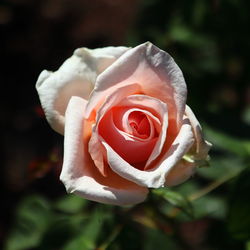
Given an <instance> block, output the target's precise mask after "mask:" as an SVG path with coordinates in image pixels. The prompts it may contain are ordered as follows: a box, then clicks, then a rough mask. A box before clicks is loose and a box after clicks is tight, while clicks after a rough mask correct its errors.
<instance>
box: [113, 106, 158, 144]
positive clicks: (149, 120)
mask: <svg viewBox="0 0 250 250" xmlns="http://www.w3.org/2000/svg"><path fill="white" fill-rule="evenodd" d="M112 110H113V120H114V123H115V126H116V127H117V128H118V129H119V130H121V131H123V132H125V133H127V134H128V135H129V136H131V137H132V138H134V139H137V140H151V139H153V138H154V137H157V136H158V133H159V131H160V130H161V122H160V120H159V119H158V118H157V117H155V116H154V115H152V114H151V113H150V112H149V111H147V110H143V109H138V108H128V107H118V108H116V107H115V108H113V109H112Z"/></svg>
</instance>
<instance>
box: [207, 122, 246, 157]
mask: <svg viewBox="0 0 250 250" xmlns="http://www.w3.org/2000/svg"><path fill="white" fill-rule="evenodd" d="M203 129H204V133H205V137H206V139H207V140H208V141H210V142H211V143H212V144H213V146H214V147H215V148H216V147H217V148H218V149H222V150H225V151H229V152H231V153H234V154H236V155H238V156H241V157H250V141H249V140H242V139H239V138H234V137H232V136H229V135H227V134H224V133H222V132H220V131H217V130H214V129H212V128H210V127H208V126H203Z"/></svg>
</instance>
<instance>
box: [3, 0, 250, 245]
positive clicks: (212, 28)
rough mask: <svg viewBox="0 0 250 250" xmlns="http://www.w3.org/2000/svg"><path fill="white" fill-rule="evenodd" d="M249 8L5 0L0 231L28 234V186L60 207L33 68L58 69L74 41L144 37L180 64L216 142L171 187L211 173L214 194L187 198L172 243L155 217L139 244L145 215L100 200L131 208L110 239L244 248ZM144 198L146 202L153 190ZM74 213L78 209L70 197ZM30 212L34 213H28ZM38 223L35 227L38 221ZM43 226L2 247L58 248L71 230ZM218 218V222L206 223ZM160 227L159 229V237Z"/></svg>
mask: <svg viewBox="0 0 250 250" xmlns="http://www.w3.org/2000/svg"><path fill="white" fill-rule="evenodd" d="M249 13H250V3H249V1H244V0H243V1H235V0H227V1H226V0H225V1H223V0H208V1H200V0H189V1H180V0H179V1H166V0H145V1H142V0H141V1H139V0H116V1H112V0H92V1H88V0H74V1H70V0H33V1H32V0H19V1H18V0H2V1H1V2H0V62H1V68H0V73H1V74H0V82H1V86H2V89H1V91H0V95H1V96H0V114H1V115H0V121H1V128H2V129H1V132H0V133H1V144H0V147H1V155H2V161H1V183H0V185H1V187H0V188H1V200H2V201H1V213H0V214H1V221H0V239H1V241H2V242H4V241H5V242H6V241H7V242H15V241H16V242H25V239H27V238H29V237H31V238H32V236H30V235H29V232H28V233H27V232H26V231H25V229H23V225H26V224H25V223H26V222H27V218H26V217H25V218H26V222H25V220H24V222H23V221H22V223H21V224H20V222H19V221H18V220H19V219H20V218H19V217H20V216H21V217H22V212H20V210H21V211H23V210H22V209H24V208H23V207H22V206H24V207H25V204H30V203H29V202H30V201H27V199H29V197H33V198H32V199H34V200H35V201H34V202H37V200H36V199H40V198H41V197H42V198H41V199H42V200H43V201H42V203H39V202H40V201H41V200H39V202H38V203H39V204H40V205H41V204H43V205H44V204H45V203H46V202H47V203H46V204H47V205H44V206H45V207H46V206H47V208H48V207H49V209H48V210H49V211H50V213H52V214H53V213H54V215H55V214H56V215H57V214H58V213H57V212H58V211H57V210H58V207H57V208H56V209H55V208H54V205H51V204H54V202H56V201H58V199H63V198H64V196H66V195H65V190H64V187H63V185H62V184H61V183H60V182H59V178H58V176H59V173H60V168H61V163H62V145H63V137H62V136H60V135H57V134H56V133H55V132H54V131H52V130H51V129H50V127H49V125H48V124H47V122H46V120H45V117H44V114H43V111H42V109H41V107H40V103H39V99H38V95H37V93H36V90H35V83H36V80H37V77H38V75H39V74H40V72H41V71H42V70H43V69H48V70H56V69H57V68H58V67H59V66H60V65H61V64H62V63H63V62H64V60H65V59H66V58H68V57H70V56H71V54H72V53H73V51H74V49H76V48H78V47H89V48H97V47H104V46H110V45H112V46H117V45H125V46H136V45H138V44H140V43H143V42H145V41H151V42H152V43H154V44H155V45H157V46H158V47H160V48H161V49H163V50H166V51H167V52H168V53H170V54H171V55H172V56H173V57H174V59H175V60H176V62H177V64H178V65H179V66H180V68H181V69H182V71H183V74H184V77H185V79H186V82H187V86H188V91H189V93H188V104H189V105H190V106H191V107H192V109H193V110H194V113H195V114H196V116H197V117H198V118H199V120H200V121H201V123H202V124H203V127H204V131H205V135H206V136H207V138H208V140H210V141H211V142H212V143H213V144H214V147H213V150H212V151H211V158H212V160H211V168H210V169H209V170H206V169H205V170H201V171H200V172H198V178H196V179H195V180H192V181H191V182H190V183H191V184H184V186H183V185H182V186H181V187H180V188H179V189H178V188H177V189H176V191H178V192H180V193H181V194H182V195H184V196H185V195H186V196H188V195H189V194H190V193H193V192H195V191H197V190H200V189H201V187H204V186H206V185H208V186H209V183H210V182H211V183H214V182H215V184H216V183H218V182H219V185H218V186H219V188H218V189H215V191H213V195H212V197H210V196H209V195H208V196H207V197H208V198H207V200H203V202H200V203H199V202H198V204H193V205H194V207H197V209H198V210H197V209H196V210H195V211H196V217H195V219H194V220H191V222H190V220H187V219H182V218H180V219H179V218H178V216H177V217H174V220H175V223H177V229H176V230H177V232H178V233H177V235H178V237H179V238H181V239H182V241H184V243H183V244H184V245H182V246H178V241H177V243H176V239H175V236H174V235H175V234H174V235H173V234H171V233H170V234H169V231H168V230H166V229H162V226H159V227H157V226H156V228H155V230H158V233H155V232H156V231H154V232H151V231H150V235H151V236H152V235H153V238H152V239H151V238H150V237H149V236H147V237H149V239H151V241H150V242H151V243H150V242H148V243H147V244H146V245H147V246H144V245H143V244H142V243H138V244H137V243H136V242H141V241H142V239H144V238H145V235H147V232H148V231H147V230H148V229H145V228H148V225H147V223H145V222H144V223H142V222H140V223H138V219H135V217H136V212H135V214H133V213H132V215H131V214H126V213H125V212H124V211H123V210H119V209H118V210H119V211H118V210H117V208H113V207H112V208H111V207H109V206H106V207H105V206H104V208H103V210H101V211H102V212H103V211H105V214H109V212H110V211H111V214H117V215H121V214H122V216H123V217H124V218H125V220H126V218H130V219H131V218H132V219H131V221H133V223H135V224H133V223H132V224H131V225H130V224H129V225H127V224H126V226H125V229H122V230H123V231H122V233H120V231H119V230H118V232H119V233H120V234H119V235H122V236H119V235H118V238H117V239H115V240H114V243H112V244H111V245H110V246H109V247H110V248H108V249H155V248H150V244H152V245H154V244H156V243H157V242H162V244H163V245H165V246H168V244H170V245H169V246H170V248H168V249H173V250H174V249H250V248H247V245H246V244H247V242H248V241H249V237H250V235H249V232H250V226H249V225H250V219H249V215H248V213H246V211H248V209H249V211H250V205H249V199H248V198H246V197H247V196H248V195H249V191H250V185H249V184H248V183H250V179H249V170H248V169H249V159H250V132H249V131H250V70H249V59H250V32H249V26H250V20H249V19H250V15H249ZM230 171H231V172H230ZM228 173H231V174H232V176H234V178H232V179H231V178H230V176H229V178H228V180H229V181H227V177H226V178H225V180H224V179H223V176H227V174H228ZM218 180H219V181H218ZM220 182H221V186H220ZM239 183H240V184H239ZM185 185H190V187H189V186H185ZM189 191H190V193H189ZM34 197H35V198H34ZM37 197H39V198H37ZM30 199H31V198H30ZM209 199H210V200H209ZM44 200H46V201H45V203H43V202H44ZM25 202H26V203H25ZM70 202H71V201H69V203H70ZM74 202H76V203H77V202H79V200H77V201H72V204H73V203H74ZM150 202H151V203H150ZM206 202H207V203H206ZM148 203H149V204H152V201H149V202H148ZM222 203H223V204H222ZM20 204H21V205H20ZM22 204H24V205H22ZM32 204H33V203H32ZM74 204H75V203H74ZM77 204H78V203H77ZM159 204H160V201H159ZM204 204H207V205H204ZM211 204H215V205H214V206H215V211H216V213H217V212H218V211H219V215H218V214H217V215H216V216H214V214H212V215H211V211H210V210H209V209H208V210H205V211H203V212H201V213H200V214H199V211H200V210H199V209H203V210H204V206H208V207H211ZM79 206H80V205H79ZM143 206H144V205H142V207H140V206H139V208H138V209H139V211H143V213H144V214H145V216H146V215H147V213H146V212H145V207H146V206H147V205H145V207H143ZM51 207H53V208H51ZM92 207H95V208H96V207H97V205H96V204H95V203H92V202H89V203H88V204H87V205H86V204H85V205H84V208H85V210H86V211H87V212H86V213H89V214H90V215H91V216H92V214H91V212H90V211H91V210H89V209H90V208H92ZM107 207H108V208H107ZM159 207H160V206H159ZM60 209H61V208H60ZM60 209H59V210H60ZM98 209H99V208H98ZM106 209H108V211H106ZM24 210H25V209H24ZM66 210H67V209H66ZM85 210H84V211H85ZM163 210H164V209H163ZM98 211H99V210H98ZM114 211H116V212H114ZM164 211H165V210H164ZM197 211H198V212H197ZM213 211H214V210H213ZM63 212H65V211H64V210H63V209H62V211H61V210H60V213H63ZM71 212H72V211H71ZM99 212H100V211H99ZM102 212H100V213H101V214H102ZM165 212H166V211H165ZM66 213H68V211H66ZM72 213H73V214H74V215H75V210H74V209H73V212H72ZM216 213H215V214H216ZM20 214H21V215H20ZM197 214H198V215H197ZM93 216H94V215H93ZM100 216H101V215H100ZM238 216H239V217H238ZM41 217H42V218H45V217H46V216H45V217H44V215H43V216H41ZM72 217H73V216H71V217H69V218H72ZM146 217H147V216H146ZM236 217H237V218H238V219H236ZM67 218H68V217H67ZM69 218H68V220H70V219H69ZM29 219H30V218H29ZM33 220H34V221H35V222H37V218H36V217H34V218H33ZM239 220H240V221H244V223H243V222H242V223H240V222H239ZM34 221H33V223H35V222H34ZM48 221H50V219H48ZM135 221H136V222H135ZM187 221H188V222H187ZM70 223H71V222H70ZM105 223H106V222H105ZM105 223H104V224H105ZM112 223H114V224H112ZM112 223H111V224H110V225H113V226H110V230H111V229H112V228H116V226H115V222H112ZM188 223H191V224H188ZM192 223H196V224H192ZM199 223H200V224H199ZM237 223H238V224H237ZM38 224H39V223H38ZM139 224H140V226H139ZM156 224H157V223H156ZM243 224H244V225H243ZM20 225H21V226H20ZM46 225H47V224H46ZM52 225H54V224H53V223H52ZM105 225H106V224H105ZM119 225H120V224H119ZM190 225H191V226H192V227H194V226H193V225H195V228H196V229H197V228H198V229H197V230H196V231H197V232H196V231H195V230H193V231H194V234H193V235H190V234H189V233H188V232H189V231H190ZM26 226H27V225H26ZM20 227H21V229H20ZM24 227H25V226H24ZM37 227H38V228H40V224H39V225H38V226H37ZM62 227H64V226H62ZM66 227H68V226H66ZM127 227H128V228H127ZM27 228H29V229H30V228H33V227H32V225H31V226H27ZM48 228H49V226H47V227H46V226H44V228H43V230H40V231H39V229H37V230H36V229H34V230H33V232H37V234H36V236H34V240H33V241H32V243H31V244H30V245H29V244H27V245H25V244H24V245H23V247H22V245H21V244H19V245H18V244H16V245H15V244H14V243H13V244H12V243H7V246H6V249H8V250H12V249H13V250H15V249H64V248H63V246H65V245H67V244H66V243H67V242H68V241H69V239H70V238H71V239H73V238H74V237H76V235H78V234H76V233H73V232H75V231H74V230H75V229H74V230H73V229H72V230H71V229H70V230H69V232H66V233H65V232H64V234H63V233H60V230H59V231H58V232H56V234H55V235H56V236H54V237H55V238H56V237H59V238H62V237H64V236H65V235H66V236H67V237H68V238H67V237H66V238H65V242H64V244H63V246H62V244H61V245H60V243H58V242H54V243H51V242H53V241H52V240H51V238H49V237H47V236H46V235H47V234H48V235H50V231H49V229H48ZM95 228H97V226H96V227H95ZM149 228H150V226H149ZM214 228H217V230H215V231H213V230H214ZM18 230H19V231H18ZM150 230H151V229H150ZM152 230H153V229H152ZM20 231H21V233H20ZM76 231H77V230H76ZM130 231H131V232H132V234H139V235H140V237H141V238H140V237H139V238H140V239H141V240H139V238H138V239H133V240H132V241H133V243H134V244H131V239H130V238H131V237H132V236H131V235H130V234H129V233H128V232H130ZM191 231H192V230H191ZM198 231H199V232H200V233H201V234H202V236H200V235H199V234H198ZM13 232H14V233H13ZM18 232H19V233H20V235H21V236H20V235H18ZM112 232H113V231H112V230H111V231H110V234H111V233H112ZM212 232H214V235H213V234H212ZM106 233H107V234H108V232H106ZM165 234H166V235H167V236H166V237H167V238H164V235H165ZM13 235H14V236H13ZM16 235H18V236H16ZM37 235H39V236H37ZM52 235H53V233H52ZM154 235H155V236H154ZM159 235H160V236H159ZM161 235H162V236H161ZM211 235H212V236H211ZM15 237H16V238H15ZM18 237H19V238H18ZM20 237H21V238H20ZM22 237H23V238H22ZM25 237H26V238H25ZM46 237H47V238H46ZM105 237H108V236H105ZM105 237H104V236H103V235H102V233H97V236H96V238H95V240H93V242H94V243H93V244H94V245H93V246H90V247H89V248H87V247H82V245H81V244H79V245H77V247H75V248H72V249H94V246H95V247H96V246H97V245H98V244H99V242H102V241H103V238H105ZM157 237H160V238H157ZM52 238H53V237H52ZM132 238H133V237H132ZM198 238H200V239H201V240H198ZM20 239H21V240H20ZM66 239H67V240H68V241H67V240H66ZM129 242H130V243H129ZM169 242H170V243H169ZM173 242H174V243H173ZM11 244H12V245H11ZM171 244H172V245H171ZM248 244H249V245H250V243H248ZM184 246H185V247H184ZM91 247H92V248H91ZM178 247H179V248H178ZM181 247H182V248H181ZM248 247H249V246H248ZM65 249H66V248H65ZM69 249H70V248H69ZM103 249H105V248H103ZM159 249H165V248H160V247H159Z"/></svg>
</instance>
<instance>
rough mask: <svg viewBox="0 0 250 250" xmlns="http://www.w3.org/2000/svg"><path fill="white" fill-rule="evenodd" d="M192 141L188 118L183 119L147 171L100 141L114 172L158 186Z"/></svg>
mask: <svg viewBox="0 0 250 250" xmlns="http://www.w3.org/2000/svg"><path fill="white" fill-rule="evenodd" d="M193 142H194V139H193V133H192V129H191V125H190V123H189V121H188V119H184V121H183V125H182V127H181V130H180V132H179V134H178V136H177V137H176V139H175V140H174V142H173V143H172V145H171V147H170V148H169V150H168V151H167V152H166V153H165V154H164V155H163V156H162V157H161V160H160V161H159V162H158V163H157V165H156V166H155V167H154V168H153V169H151V170H147V171H141V170H139V169H136V168H134V167H133V166H131V165H130V164H129V163H127V162H126V161H124V160H123V159H122V158H121V157H120V156H119V155H118V154H117V153H116V152H115V151H114V150H113V149H112V148H111V147H110V146H109V145H108V144H107V143H106V142H105V141H104V142H102V143H103V145H104V147H105V148H106V150H107V160H108V164H109V166H110V167H111V169H112V170H113V171H114V172H116V173H117V174H119V175H120V176H122V177H123V178H126V179H128V180H130V181H133V182H135V183H137V184H138V185H141V186H144V187H149V188H159V187H162V186H164V185H165V180H166V177H167V174H168V173H169V171H170V170H171V169H172V168H173V167H174V166H175V165H176V164H177V163H178V162H179V160H181V158H182V157H183V155H184V154H185V153H186V152H187V151H188V150H189V148H190V147H191V146H192V145H193Z"/></svg>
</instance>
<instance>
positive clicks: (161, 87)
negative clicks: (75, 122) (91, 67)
mask: <svg viewBox="0 0 250 250" xmlns="http://www.w3.org/2000/svg"><path fill="white" fill-rule="evenodd" d="M134 82H136V83H138V84H139V85H140V86H141V89H142V93H143V94H145V95H149V96H152V97H156V98H157V99H160V100H162V101H163V102H165V103H167V104H168V109H169V115H170V117H169V120H170V121H171V122H174V123H175V124H174V126H175V127H176V130H179V128H180V127H181V123H182V117H183V114H184V111H185V103H186V94H187V90H186V84H185V80H184V78H183V75H182V72H181V70H180V68H179V67H178V66H177V64H176V63H175V61H174V59H173V58H172V57H171V56H170V55H169V54H167V53H166V52H164V51H162V50H160V49H159V48H157V47H156V46H154V45H153V44H151V43H150V42H147V43H144V44H141V45H139V46H137V47H135V48H133V49H130V50H128V51H127V52H126V53H124V54H123V55H122V56H121V57H120V58H119V59H118V60H117V61H116V62H114V63H113V64H112V65H111V66H110V67H109V68H108V69H107V70H105V71H104V72H103V73H102V74H100V75H99V76H98V78H97V80H96V85H95V88H94V91H93V92H92V94H91V97H90V100H89V103H88V105H87V108H86V115H87V116H89V115H90V113H91V111H92V110H93V109H94V108H95V107H97V108H98V106H99V105H101V104H102V103H103V100H104V97H105V96H106V95H109V94H110V93H111V92H113V91H114V89H116V88H120V87H121V86H125V85H128V84H130V83H134ZM171 126H173V125H171ZM174 126H173V127H174Z"/></svg>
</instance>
